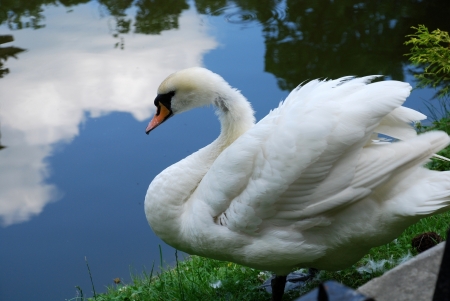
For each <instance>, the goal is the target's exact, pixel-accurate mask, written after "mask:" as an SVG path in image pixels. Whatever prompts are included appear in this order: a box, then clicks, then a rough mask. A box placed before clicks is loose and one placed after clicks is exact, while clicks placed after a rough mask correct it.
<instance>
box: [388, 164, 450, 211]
mask: <svg viewBox="0 0 450 301" xmlns="http://www.w3.org/2000/svg"><path fill="white" fill-rule="evenodd" d="M402 187H403V188H402ZM406 187H408V188H406ZM405 188H406V189H405ZM397 189H399V190H400V189H405V190H404V191H402V192H401V193H399V194H398V195H396V196H395V198H393V199H391V200H390V201H389V203H391V204H390V205H395V207H397V208H396V209H397V210H395V212H397V214H399V215H402V216H420V217H423V216H428V215H433V214H436V213H440V212H444V211H447V210H450V171H433V170H428V169H425V168H420V169H418V170H416V171H415V172H414V173H413V174H411V175H410V176H408V177H406V178H405V179H404V180H403V181H402V183H399V186H398V187H397Z"/></svg>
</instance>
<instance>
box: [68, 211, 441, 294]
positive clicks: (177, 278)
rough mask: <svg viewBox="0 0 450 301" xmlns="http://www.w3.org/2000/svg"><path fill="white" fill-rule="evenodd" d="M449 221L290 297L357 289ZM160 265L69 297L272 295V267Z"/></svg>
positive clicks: (409, 233) (433, 221) (429, 223)
mask: <svg viewBox="0 0 450 301" xmlns="http://www.w3.org/2000/svg"><path fill="white" fill-rule="evenodd" d="M449 224H450V212H446V213H443V214H440V215H435V216H431V217H428V218H425V219H422V220H420V221H419V222H418V223H417V224H415V225H413V226H411V227H409V228H408V229H407V230H405V232H404V233H403V234H402V235H401V236H400V237H398V238H397V239H396V240H394V241H393V242H391V243H389V244H387V245H383V246H380V247H377V248H373V249H372V250H371V251H370V253H369V254H367V255H366V256H365V257H363V258H362V259H361V260H360V261H359V262H358V263H356V264H355V265H353V266H352V267H350V268H348V269H345V270H342V271H338V272H326V271H321V272H319V273H318V275H317V276H316V277H315V279H314V280H313V281H311V282H310V283H309V284H308V285H307V287H305V288H304V289H302V291H292V292H290V293H287V294H286V295H285V297H284V300H286V301H287V300H294V299H295V298H298V297H299V296H300V295H301V294H304V293H306V292H308V291H309V290H311V289H313V288H315V287H317V285H318V284H319V283H320V282H323V281H326V280H329V279H334V280H336V281H339V282H341V283H343V284H345V285H347V286H349V287H352V288H357V287H359V286H361V285H362V284H364V283H366V282H367V281H369V280H370V279H372V278H374V277H378V276H380V275H382V274H383V273H384V272H385V271H387V270H389V269H391V268H393V267H394V266H396V265H398V264H399V263H401V262H402V261H404V260H405V259H409V258H410V257H412V256H414V255H416V251H415V250H414V249H413V248H412V247H411V240H412V238H413V237H414V236H416V235H418V234H421V233H424V232H430V231H434V232H436V233H438V234H439V235H441V236H442V237H443V238H446V231H447V229H448V225H449ZM176 255H177V254H176ZM161 257H162V256H161ZM86 263H87V262H86ZM162 265H163V264H162V259H161V266H162ZM158 270H159V271H158V272H156V271H155V269H154V268H152V269H151V271H150V272H148V273H144V274H142V275H139V276H137V275H135V276H133V277H132V282H131V283H119V284H114V285H111V286H109V287H107V292H106V293H103V294H95V295H94V297H91V298H85V297H84V295H83V292H82V290H81V288H79V287H77V289H78V291H79V292H80V296H78V297H75V298H72V299H70V300H69V301H84V300H89V301H113V300H114V301H153V300H155V301H160V300H186V301H189V300H196V301H197V300H203V301H209V300H218V301H219V300H270V295H269V294H268V293H266V292H265V291H263V290H261V289H259V288H258V287H259V286H260V285H261V284H262V283H263V281H264V280H266V279H267V278H268V277H270V273H268V272H262V271H258V270H255V269H251V268H248V267H244V266H240V265H237V264H234V263H230V262H223V261H218V260H213V259H208V258H202V257H199V256H189V257H187V258H186V259H184V260H178V258H177V260H176V265H175V266H174V267H165V268H160V269H158ZM93 290H95V289H94V288H93Z"/></svg>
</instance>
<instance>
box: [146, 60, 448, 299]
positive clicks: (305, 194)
mask: <svg viewBox="0 0 450 301" xmlns="http://www.w3.org/2000/svg"><path fill="white" fill-rule="evenodd" d="M372 79H374V76H371V77H364V78H351V77H344V78H340V79H337V80H330V81H319V80H314V81H311V82H309V83H307V84H305V85H303V86H299V87H298V88H296V89H294V90H293V91H292V92H291V93H290V94H289V96H288V97H287V98H286V100H285V101H284V102H282V103H281V104H280V105H279V107H278V108H276V109H274V110H273V111H271V112H270V113H269V114H268V115H267V116H266V117H265V118H263V119H262V120H261V121H259V122H258V123H257V124H254V121H255V119H254V117H253V110H252V108H251V106H250V104H249V103H248V101H247V100H246V99H245V98H244V96H242V94H241V93H240V92H239V91H237V90H235V89H233V88H231V87H230V86H229V85H228V83H226V82H225V81H224V80H223V78H222V77H220V76H219V75H217V74H215V73H213V72H211V71H209V70H207V69H203V68H190V69H185V70H182V71H179V72H177V73H174V74H172V75H170V76H169V77H168V78H167V79H166V80H164V82H163V83H162V84H161V85H160V87H159V89H158V96H157V97H156V99H155V105H156V107H157V113H156V115H155V117H154V118H153V120H152V121H151V122H150V124H149V126H148V127H147V130H146V131H147V133H148V132H150V131H151V130H153V129H154V128H155V127H156V126H158V125H160V124H161V123H162V122H164V121H165V120H167V119H168V118H169V117H171V116H173V115H176V114H178V113H181V112H183V111H187V110H189V109H192V108H195V107H200V106H204V105H210V104H212V105H214V106H215V107H216V109H217V110H216V111H217V115H218V117H219V119H220V122H221V126H222V130H221V133H220V135H219V137H218V138H217V139H216V140H215V141H214V142H212V143H211V144H209V145H208V146H206V147H204V148H202V149H200V150H199V151H197V152H196V153H194V154H192V155H190V156H188V157H187V158H185V159H183V160H181V161H180V162H178V163H176V164H174V165H172V166H170V167H168V168H167V169H165V170H164V171H163V172H161V173H160V174H159V175H158V176H156V178H155V179H154V180H153V181H152V183H151V184H150V186H149V188H148V191H147V195H146V198H145V213H146V216H147V219H148V222H149V224H150V226H151V227H152V229H153V231H154V232H155V233H156V234H157V235H158V236H159V237H160V238H161V239H163V240H164V241H165V242H166V243H168V244H169V245H171V246H173V247H175V248H177V249H179V250H182V251H184V252H187V253H189V254H197V255H201V256H205V257H210V258H215V259H219V260H227V261H232V262H236V263H239V264H242V265H246V266H249V267H252V268H255V269H261V270H269V271H273V272H275V273H276V274H277V275H280V276H283V275H287V274H288V273H289V272H291V271H292V270H293V269H294V268H298V267H310V268H317V269H324V270H339V269H343V268H346V267H348V266H349V265H351V264H353V263H355V262H356V261H357V260H359V259H360V258H361V257H362V256H363V255H365V254H366V253H367V252H368V251H369V249H370V248H372V247H375V246H379V245H382V244H385V243H388V242H390V241H392V240H393V239H395V238H396V237H397V236H398V235H399V234H400V233H401V232H402V231H403V230H404V229H405V228H406V227H408V226H409V225H411V224H413V223H415V222H417V221H418V220H419V219H420V218H422V217H425V216H428V215H432V214H435V213H437V212H441V211H444V210H447V209H449V204H450V172H436V171H430V170H427V169H425V168H423V167H421V166H422V165H423V164H424V162H426V160H428V159H429V157H430V156H432V155H433V153H435V152H437V151H439V150H441V149H442V148H444V147H445V146H447V145H448V144H449V143H450V138H449V136H447V134H445V133H443V132H430V133H425V134H422V135H418V136H417V135H416V133H415V131H414V129H413V128H412V127H411V126H410V125H409V124H410V122H411V121H413V120H420V119H424V118H425V116H424V115H423V114H421V113H419V112H416V111H414V110H411V109H408V108H405V107H402V106H401V105H402V103H403V102H404V101H405V99H406V97H407V96H408V95H409V93H410V89H411V87H410V85H409V84H407V83H403V82H398V81H381V82H376V83H369V82H371V80H372ZM374 133H375V134H377V133H382V134H386V135H389V136H391V137H395V138H399V139H402V140H403V141H401V142H395V143H376V142H374V141H373V140H372V139H373V138H374ZM273 285H274V284H273ZM283 287H284V281H283V283H282V287H281V293H280V292H279V291H280V289H277V290H278V293H277V294H278V295H277V296H275V295H274V296H273V298H274V299H277V298H280V295H279V294H282V288H283ZM274 294H275V289H274Z"/></svg>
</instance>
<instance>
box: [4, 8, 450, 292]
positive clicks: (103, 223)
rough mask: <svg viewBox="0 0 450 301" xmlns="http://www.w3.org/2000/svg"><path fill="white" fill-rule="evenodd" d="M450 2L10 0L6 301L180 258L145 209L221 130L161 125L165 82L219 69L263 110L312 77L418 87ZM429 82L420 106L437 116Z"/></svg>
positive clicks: (187, 118)
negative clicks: (418, 55) (425, 54)
mask: <svg viewBox="0 0 450 301" xmlns="http://www.w3.org/2000/svg"><path fill="white" fill-rule="evenodd" d="M449 12H450V3H448V2H447V1H423V2H417V1H377V2H374V1H277V0H272V1H256V0H253V1H243V0H242V1H238V0H236V1H221V0H216V1H206V0H197V1H184V0H176V1H162V0H160V1H157V0H154V1H151V0H138V1H131V0H129V1H100V0H99V1H87V0H84V1H82V0H81V1H77V0H73V1H56V0H54V1H52V0H50V1H48V0H42V1H32V2H27V1H24V2H18V1H10V2H6V3H5V4H3V3H2V5H1V7H0V36H1V37H0V42H4V43H3V44H1V45H0V47H1V49H0V62H1V65H0V77H1V78H0V132H1V138H0V145H2V146H6V147H5V148H0V223H1V228H0V267H1V273H0V300H31V299H32V300H64V299H70V298H73V297H75V296H76V291H75V286H76V285H79V286H80V287H82V288H83V290H84V292H85V293H86V294H87V295H91V293H90V290H91V289H90V282H89V275H88V273H87V269H86V264H85V257H86V258H87V259H88V261H89V264H90V268H91V272H92V276H93V279H94V284H95V287H96V290H97V292H102V291H105V286H106V285H111V284H112V280H113V278H116V277H120V278H122V279H124V280H125V281H129V279H130V277H129V275H130V271H132V272H137V273H139V272H140V271H141V270H142V269H143V268H144V267H147V268H148V269H149V268H151V266H152V263H153V262H156V264H157V265H158V264H159V248H158V246H159V245H161V247H162V250H163V255H164V258H165V260H166V261H167V262H169V263H170V262H173V258H174V250H173V249H172V248H171V247H169V246H167V245H165V244H164V243H163V242H161V241H160V240H159V239H158V238H157V237H156V236H155V235H154V234H153V232H152V231H151V229H150V227H149V226H148V224H147V221H146V219H145V215H144V211H143V200H144V196H145V192H146V189H147V187H148V184H149V183H150V181H151V180H152V179H153V177H154V176H155V175H157V174H158V173H159V172H160V171H161V170H162V169H164V168H165V167H167V166H169V165H171V164H173V163H174V162H176V161H178V160H180V159H182V158H184V157H185V156H187V155H188V154H190V153H192V152H194V151H196V150H197V149H199V148H200V147H202V146H204V145H206V144H208V143H209V142H210V141H212V140H213V139H214V138H215V137H216V136H217V135H218V133H219V130H220V129H219V123H218V121H217V120H216V118H215V116H214V114H213V111H212V109H211V108H205V109H198V110H196V111H192V112H188V113H185V114H182V115H180V116H177V118H175V119H171V120H170V121H169V122H167V123H165V124H164V126H163V127H161V128H158V129H157V130H155V131H154V132H152V134H151V135H150V136H146V135H145V134H144V130H145V127H146V125H147V123H148V121H149V119H150V118H151V117H152V114H153V113H154V107H153V99H154V97H155V94H156V89H157V86H158V84H159V83H160V82H161V81H162V80H163V79H164V78H165V77H166V76H167V75H168V74H170V73H172V72H174V71H176V70H179V69H182V68H186V67H191V66H205V67H207V68H209V69H211V70H213V71H214V72H216V73H219V74H221V75H222V76H223V77H224V78H225V79H226V80H227V81H229V82H230V84H231V85H233V86H235V87H236V88H238V89H240V90H241V91H242V92H243V94H244V95H245V96H247V97H248V99H249V100H250V101H251V102H252V104H253V106H254V108H255V110H256V116H257V119H261V118H262V117H263V116H265V115H266V114H267V113H268V111H269V110H270V109H271V108H273V107H275V106H277V105H278V103H279V101H280V100H282V99H283V98H284V97H286V96H287V94H288V92H289V91H290V90H291V89H292V88H294V87H295V86H296V85H298V84H299V83H300V82H302V81H304V80H307V79H313V78H318V77H322V78H324V77H327V78H336V77H340V76H344V75H358V76H363V75H368V74H384V75H386V77H387V78H392V79H397V80H406V81H409V82H410V83H411V84H413V85H414V82H413V79H412V76H411V74H410V72H409V70H410V67H409V66H408V63H407V58H406V57H405V56H404V55H403V54H404V53H407V52H408V48H406V47H405V46H404V45H403V42H404V41H405V38H404V37H405V35H407V34H411V33H412V32H413V31H412V30H411V29H410V27H411V26H417V25H418V24H426V25H427V26H428V27H429V28H430V29H435V28H440V29H442V30H447V31H448V30H449V29H450V28H449V27H450V25H449V24H448V22H447V16H448V15H449ZM433 93H434V92H433V91H430V90H420V91H419V90H415V91H413V93H412V95H411V97H410V98H409V99H408V101H407V105H408V106H410V107H413V108H415V109H418V110H421V111H425V112H426V107H425V105H424V104H423V100H428V99H430V98H431V97H432V96H433Z"/></svg>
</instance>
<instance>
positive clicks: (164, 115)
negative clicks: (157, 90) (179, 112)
mask: <svg viewBox="0 0 450 301" xmlns="http://www.w3.org/2000/svg"><path fill="white" fill-rule="evenodd" d="M172 115H173V113H172V111H170V110H169V109H168V108H166V107H165V106H164V105H163V104H162V103H159V108H158V112H156V114H155V116H154V117H153V119H152V121H150V123H149V124H148V126H147V128H146V129H145V133H146V134H147V135H148V133H150V131H152V130H153V129H154V128H156V127H157V126H158V125H160V124H161V123H163V122H164V121H166V120H167V119H169V117H171V116H172Z"/></svg>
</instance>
